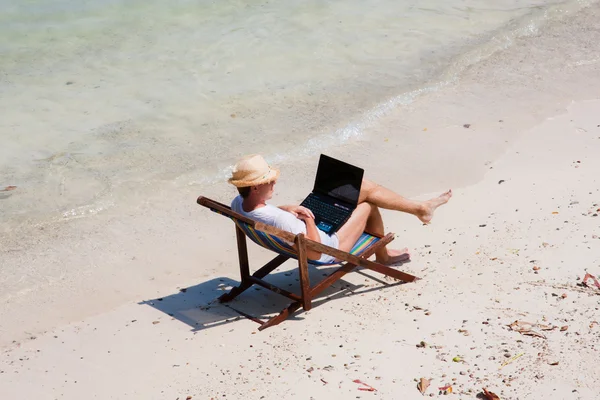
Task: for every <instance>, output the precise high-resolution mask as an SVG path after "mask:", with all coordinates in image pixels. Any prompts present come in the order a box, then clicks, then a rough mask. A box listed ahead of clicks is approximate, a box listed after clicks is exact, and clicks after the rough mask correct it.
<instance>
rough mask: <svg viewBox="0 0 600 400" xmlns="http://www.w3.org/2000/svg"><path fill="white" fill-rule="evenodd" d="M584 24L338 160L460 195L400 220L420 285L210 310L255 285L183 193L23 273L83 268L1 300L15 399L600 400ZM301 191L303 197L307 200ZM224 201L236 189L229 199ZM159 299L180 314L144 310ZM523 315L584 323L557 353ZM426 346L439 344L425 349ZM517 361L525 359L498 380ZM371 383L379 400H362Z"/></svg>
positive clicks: (598, 134)
mask: <svg viewBox="0 0 600 400" xmlns="http://www.w3.org/2000/svg"><path fill="white" fill-rule="evenodd" d="M594 13H596V14H594ZM596 16H597V9H594V12H590V13H589V16H588V18H587V19H586V18H584V19H583V22H582V23H581V25H580V26H583V25H585V24H584V23H589V24H590V26H594V25H593V24H594V23H595V22H594V21H595V20H596V19H595V18H596ZM574 29H576V28H574V27H572V26H571V25H560V26H558V27H555V31H556V32H559V33H560V34H562V35H567V36H568V35H571V34H573V35H574V36H573V41H572V43H571V42H569V41H563V42H560V44H561V46H562V47H560V52H559V53H560V55H561V57H556V58H552V57H550V55H551V54H553V53H554V52H555V51H556V42H553V39H552V36H547V37H545V38H534V39H531V40H525V41H522V42H519V43H518V44H516V45H515V47H513V48H512V49H510V50H509V51H507V52H505V53H504V54H503V55H502V57H500V55H498V57H496V56H494V57H492V58H491V59H490V60H489V62H488V63H489V64H488V65H485V63H484V64H483V65H478V66H476V67H474V68H473V69H472V70H471V71H470V73H469V74H467V76H465V77H464V79H463V81H462V82H461V84H460V86H457V87H451V88H448V90H446V91H444V92H443V93H439V94H436V95H432V96H430V97H429V98H427V99H424V100H423V101H422V102H420V103H419V104H417V105H415V106H414V107H413V108H411V109H410V110H407V111H406V112H405V113H404V114H402V115H399V114H395V115H390V116H388V117H387V123H388V126H397V127H398V131H399V132H401V133H402V135H397V136H392V135H391V134H389V132H391V133H393V131H388V132H387V135H388V136H384V135H386V132H384V131H381V132H379V131H374V132H372V133H371V136H370V137H371V142H370V143H368V144H365V143H361V142H357V143H354V144H352V145H350V146H349V147H346V148H344V149H339V150H338V152H339V153H343V154H344V155H345V156H346V157H351V158H354V159H357V160H361V162H363V163H366V162H367V158H366V157H367V156H369V154H373V152H374V151H377V150H380V149H385V150H386V151H387V153H386V154H387V155H386V156H385V157H383V158H384V159H381V160H379V159H377V160H375V161H373V162H372V164H373V166H372V168H370V169H369V175H370V177H372V178H377V177H379V179H378V180H380V181H382V182H384V183H385V184H386V185H389V186H391V187H403V188H406V190H404V192H405V193H407V194H419V193H421V194H423V193H427V192H432V191H435V192H436V193H437V192H441V191H442V190H445V189H447V187H448V186H452V187H453V188H454V192H455V195H454V198H453V199H452V201H451V202H450V203H449V204H448V205H447V206H444V208H442V209H440V210H439V212H438V213H437V215H436V217H435V219H434V223H433V224H432V225H431V226H428V227H422V226H421V225H420V224H418V223H417V221H416V220H415V219H414V218H412V217H409V216H403V215H398V214H395V213H391V212H386V213H385V214H384V217H385V219H386V224H387V226H388V228H389V229H390V230H391V231H394V232H396V233H397V234H398V238H397V240H396V241H395V242H394V244H396V245H397V246H402V247H404V246H408V247H410V248H412V249H414V251H413V260H412V262H411V263H409V264H406V265H405V266H403V267H402V268H403V269H405V270H407V271H409V272H412V273H414V274H416V275H418V276H421V277H422V278H423V279H422V280H421V281H418V282H416V283H411V284H406V285H390V282H389V281H385V280H382V279H381V276H379V275H377V274H374V273H370V272H365V271H361V272H360V273H354V274H351V275H347V276H346V277H345V278H344V280H343V282H341V283H340V284H337V285H336V287H335V288H334V289H333V290H331V291H328V292H327V293H326V294H325V296H323V297H322V299H321V300H320V301H317V302H316V304H315V307H314V308H313V310H311V311H310V312H307V313H302V312H301V313H298V314H297V315H296V316H295V317H294V318H291V319H290V320H288V321H286V322H284V323H283V324H281V325H279V326H277V327H273V328H270V329H268V330H266V331H264V332H257V330H256V328H257V325H256V324H255V323H254V322H252V321H249V320H247V319H245V318H239V317H237V316H236V314H235V313H233V312H232V311H231V310H229V309H228V308H226V307H225V306H223V305H217V304H211V301H212V300H213V299H214V298H216V297H217V296H218V295H219V294H220V293H222V291H221V290H220V285H222V287H227V286H228V285H231V284H235V282H236V280H237V272H236V256H235V252H234V251H232V250H233V249H234V247H233V246H234V241H233V235H232V233H233V227H232V225H231V223H230V222H228V221H226V220H225V219H224V218H222V217H219V216H217V215H214V214H212V213H208V212H206V211H204V210H201V209H200V208H199V207H197V206H194V205H193V202H192V201H190V198H189V196H190V195H191V190H190V193H183V194H178V195H173V198H170V199H168V200H169V201H171V200H173V199H174V198H176V197H178V196H179V197H180V198H179V200H181V201H182V202H184V201H187V202H188V203H189V204H188V203H186V206H181V207H180V208H176V209H172V210H171V211H172V214H171V215H169V214H168V213H166V212H165V213H164V214H158V212H159V211H161V212H164V211H165V210H167V209H168V207H167V201H166V200H165V202H164V203H153V204H147V203H144V204H142V205H140V207H139V210H138V211H139V212H140V214H144V213H154V214H153V217H155V218H154V220H153V222H152V223H150V222H147V221H146V224H143V223H140V224H133V223H132V221H133V222H140V221H141V222H144V220H141V219H135V218H134V217H132V219H130V220H126V221H121V222H119V221H118V220H116V219H115V220H112V221H111V224H110V225H109V227H108V228H106V227H104V226H103V227H97V226H95V225H94V221H93V220H92V221H85V220H82V222H81V227H86V228H87V230H85V231H84V232H87V236H82V237H81V241H80V242H78V243H79V247H78V248H75V249H73V248H71V247H69V246H68V245H66V244H63V245H62V247H60V246H57V245H56V243H61V242H60V241H58V239H60V236H58V237H57V241H56V242H52V241H51V240H50V239H44V241H42V243H41V244H38V247H35V246H34V245H33V244H31V247H29V252H28V253H25V254H19V255H15V256H14V258H13V259H11V261H12V262H14V264H15V266H17V267H18V266H22V265H26V264H27V263H30V264H29V265H30V268H32V270H35V265H36V264H41V263H56V264H57V265H59V264H60V263H66V264H69V265H77V263H81V266H82V274H81V276H78V277H69V278H65V279H60V274H59V273H58V274H57V276H58V277H59V278H56V279H55V280H53V281H52V282H51V284H49V285H47V286H44V287H40V288H39V291H34V292H31V293H29V294H26V295H25V294H23V295H20V296H14V297H5V298H3V300H4V304H3V306H2V308H1V309H0V321H1V327H0V332H1V333H2V337H1V338H0V339H1V340H2V344H3V348H2V356H1V358H0V394H1V396H0V397H1V398H2V399H4V398H7V399H21V398H36V399H41V400H43V399H76V398H82V397H85V398H89V397H96V398H100V399H131V398H140V399H172V400H175V399H177V398H179V399H185V398H186V397H187V396H192V398H194V399H197V398H201V399H210V398H214V399H217V398H230V399H231V398H234V399H238V398H242V397H246V398H249V399H261V398H264V399H275V398H286V399H287V398H298V399H309V398H314V399H329V398H340V399H346V398H356V397H360V398H363V399H364V398H370V397H372V396H379V397H381V398H385V399H387V398H402V399H412V398H415V399H416V398H421V395H420V394H419V392H418V391H417V389H416V382H415V379H418V378H421V377H426V378H431V379H432V385H431V387H430V388H429V390H428V391H427V394H430V393H431V394H433V395H434V396H437V394H438V390H437V388H438V387H439V386H443V385H444V384H446V383H448V384H452V385H453V389H454V392H455V393H459V394H460V395H459V398H475V395H476V394H477V393H478V392H479V391H480V390H481V388H482V387H487V388H488V389H489V390H491V391H493V392H495V393H497V394H498V395H499V396H500V398H502V399H525V398H552V399H563V398H572V399H594V398H597V388H598V387H600V366H598V359H600V357H599V347H598V346H599V345H600V339H599V338H600V326H599V325H593V324H592V322H593V321H597V322H600V311H599V310H598V308H599V300H600V297H598V292H600V291H597V290H596V291H595V290H593V289H586V288H581V287H579V286H577V284H578V283H579V282H580V281H579V280H578V279H581V278H582V277H583V275H584V274H585V272H586V271H589V272H590V273H592V274H594V275H596V276H598V275H600V239H598V237H599V236H600V228H599V221H600V217H595V216H593V214H595V213H598V211H595V210H596V209H598V208H600V184H599V181H598V180H599V179H600V178H599V175H598V171H600V158H599V157H598V156H597V155H598V154H600V99H598V93H600V91H599V89H600V74H599V64H598V61H597V58H594V57H596V55H597V54H596V53H597V52H598V48H597V43H599V42H600V41H599V39H600V38H599V35H600V33H599V32H598V31H597V30H596V31H594V30H589V31H586V32H583V33H581V32H579V35H575V33H574V32H573V30H574ZM586 46H587V47H586ZM594 46H596V47H594ZM519 57H522V58H523V61H524V62H523V63H520V62H519V60H518V58H519ZM503 60H504V61H503ZM506 60H508V61H506ZM586 60H587V61H589V62H587V63H584V62H583V61H586ZM542 61H543V63H542ZM503 62H506V63H507V65H509V67H510V68H508V67H506V66H502V65H501V64H502V63H503ZM490 64H491V66H490ZM494 64H498V65H499V66H498V68H497V69H494V68H493V66H494ZM482 71H486V75H485V76H482V75H481V74H482ZM492 76H493V78H494V79H493V80H492V79H491V77H492ZM556 77H560V80H557V79H556ZM488 78H490V81H489V82H488ZM572 100H576V101H575V102H572ZM548 117H551V118H549V119H548ZM499 120H502V121H503V122H499ZM464 123H470V124H471V126H470V128H463V127H462V125H463V124H464ZM417 127H419V128H417ZM424 128H427V130H426V131H425V130H423V129H424ZM530 128H531V129H530ZM400 136H401V137H400ZM376 139H378V140H379V141H378V142H377V140H376ZM386 139H387V140H386ZM334 154H335V153H334ZM390 154H391V155H390ZM361 157H362V158H361ZM394 157H396V159H395V160H394ZM390 167H391V169H390ZM306 168H307V167H305V166H304V165H302V168H296V169H294V168H292V167H291V166H287V165H283V166H282V170H283V175H282V179H281V181H280V184H279V186H278V188H280V189H281V191H280V196H278V198H277V199H276V200H279V201H284V200H287V201H290V200H297V199H298V198H299V197H301V196H302V195H303V194H305V193H306V190H307V188H308V187H310V183H311V182H310V179H307V178H306V176H307V169H306ZM284 177H285V179H284ZM286 181H287V188H286ZM294 181H296V182H301V184H299V185H298V186H297V187H294V188H290V187H289V186H290V185H289V182H294ZM500 181H503V182H502V183H499V182H500ZM284 188H285V189H284ZM214 193H215V197H217V198H220V199H223V200H224V199H226V198H227V197H228V196H230V195H231V191H230V190H229V189H224V186H223V187H221V188H215V190H214ZM198 194H199V193H198ZM420 197H422V198H426V197H427V196H426V195H422V196H420ZM156 210H159V211H156ZM173 215H178V216H179V218H174V217H173ZM206 224H210V226H209V227H210V230H212V231H214V236H211V235H210V234H209V232H208V231H209V229H207V227H206ZM482 225H485V226H482ZM49 236H51V235H49ZM115 237H118V238H122V239H119V241H118V243H117V242H115V240H114V238H115ZM42 246H47V247H46V248H47V249H49V250H48V251H47V252H41V251H40V250H39V249H40V248H44V247H42ZM51 250H54V251H51ZM202 256H204V257H205V258H204V259H202V258H201V257H202ZM251 256H252V261H253V265H254V266H256V265H260V264H259V263H261V262H263V261H265V260H266V259H267V258H268V256H269V254H267V253H265V252H262V251H261V250H259V249H257V248H256V246H252V247H251ZM191 260H193V261H191ZM90 265H91V266H97V268H93V267H89V266H90ZM534 266H538V267H539V268H540V269H539V271H537V273H535V271H534V270H533V267H534ZM100 267H102V268H100ZM284 267H285V268H282V270H280V271H278V273H277V274H276V276H274V278H273V279H274V282H277V283H279V284H281V285H287V284H295V280H294V279H295V278H296V276H295V275H291V276H287V275H286V273H285V271H284V270H285V269H289V268H293V263H287V264H286V265H285V266H284ZM57 268H58V267H57ZM318 278H320V273H319V272H316V271H315V273H314V275H313V279H315V280H316V279H318ZM372 278H376V279H375V280H374V279H372ZM179 287H188V288H189V289H188V290H187V291H186V292H185V293H180V292H179V291H178V288H179ZM563 294H564V295H566V296H565V297H564V298H563ZM555 295H556V296H555ZM150 298H152V299H156V298H163V300H162V301H158V300H152V301H149V303H146V304H138V303H139V302H141V301H142V299H150ZM328 299H329V300H330V301H327V300H328ZM150 303H152V304H150ZM285 304H286V302H285V301H284V299H282V298H280V297H278V296H277V295H275V294H271V293H266V291H265V290H254V289H252V290H250V291H248V292H247V293H245V294H244V295H242V296H240V298H239V299H238V300H236V301H235V302H234V303H233V304H232V305H233V306H234V307H236V308H239V309H242V310H245V311H247V312H249V313H252V314H255V315H265V314H268V313H272V312H275V311H277V310H278V309H279V308H282V307H283V306H284V305H285ZM169 313H171V314H173V317H171V316H169V315H168V314H169ZM515 320H523V321H528V322H532V323H543V324H551V325H553V326H557V327H562V326H567V327H568V328H567V330H565V331H560V329H559V328H558V329H554V330H552V331H546V332H543V334H544V335H545V336H546V339H543V338H538V337H530V336H524V335H521V334H519V333H517V332H513V331H510V330H509V329H508V328H507V324H510V323H512V322H514V321H515ZM156 321H158V323H154V322H156ZM459 330H466V331H468V335H467V336H465V335H464V333H461V332H459ZM44 331H45V332H44ZM13 340H14V341H13ZM421 341H425V342H427V343H428V344H429V346H428V347H426V348H417V347H416V345H417V344H418V343H420V342H421ZM432 346H439V347H432ZM506 353H508V354H510V355H511V356H516V355H519V354H523V355H522V356H521V357H520V358H518V359H516V360H515V361H513V362H512V363H511V364H509V365H507V366H505V367H504V368H501V369H499V367H500V366H501V365H502V363H503V362H505V361H506V360H508V359H509V357H508V358H507V357H505V354H506ZM456 356H460V357H461V359H462V360H463V362H458V363H457V362H453V361H452V359H453V358H454V357H456ZM555 362H558V363H559V364H558V365H554V366H553V365H550V364H551V363H555ZM311 368H312V370H311V371H312V372H308V371H307V370H309V369H311ZM355 379H360V380H361V381H363V382H366V383H368V384H370V385H372V386H374V387H375V388H376V389H377V391H376V392H364V391H359V390H358V388H359V385H357V384H356V383H353V380H355ZM469 391H470V392H469Z"/></svg>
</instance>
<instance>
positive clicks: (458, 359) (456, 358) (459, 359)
mask: <svg viewBox="0 0 600 400" xmlns="http://www.w3.org/2000/svg"><path fill="white" fill-rule="evenodd" d="M452 361H454V362H461V361H462V358H460V357H459V356H456V357H454V358H453V359H452Z"/></svg>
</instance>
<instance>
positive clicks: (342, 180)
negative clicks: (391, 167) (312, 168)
mask: <svg viewBox="0 0 600 400" xmlns="http://www.w3.org/2000/svg"><path fill="white" fill-rule="evenodd" d="M363 174H364V170H363V169H362V168H358V167H355V166H354V165H350V164H348V163H345V162H343V161H340V160H336V159H335V158H332V157H329V156H326V155H325V154H321V158H320V159H319V167H318V168H317V177H316V179H315V186H314V189H313V191H312V193H311V194H309V195H308V197H307V198H306V199H304V201H303V202H302V203H301V204H300V205H301V206H304V207H306V208H308V209H309V210H311V211H312V212H313V214H314V215H315V224H316V225H317V228H319V229H320V230H322V231H323V232H325V233H327V234H329V235H331V234H333V233H334V232H336V231H337V230H338V229H340V228H341V227H342V225H344V224H345V223H346V221H347V220H348V218H350V215H351V214H352V212H353V211H354V209H355V208H356V206H357V204H358V196H359V194H360V186H361V184H362V179H363Z"/></svg>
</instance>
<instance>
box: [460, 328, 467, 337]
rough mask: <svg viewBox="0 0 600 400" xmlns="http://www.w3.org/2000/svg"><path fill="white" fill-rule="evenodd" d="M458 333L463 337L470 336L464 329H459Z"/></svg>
mask: <svg viewBox="0 0 600 400" xmlns="http://www.w3.org/2000/svg"><path fill="white" fill-rule="evenodd" d="M458 333H462V334H463V335H464V336H469V335H470V333H469V331H468V330H466V329H459V330H458Z"/></svg>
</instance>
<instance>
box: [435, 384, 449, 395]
mask: <svg viewBox="0 0 600 400" xmlns="http://www.w3.org/2000/svg"><path fill="white" fill-rule="evenodd" d="M438 390H439V391H440V392H439V393H438V394H450V393H452V385H445V386H442V387H440V388H438Z"/></svg>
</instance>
